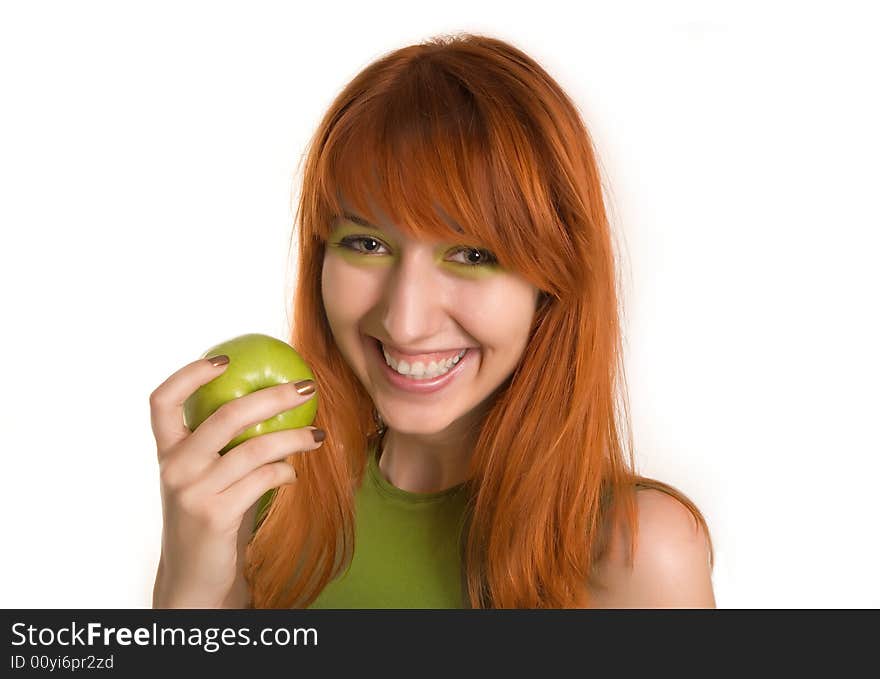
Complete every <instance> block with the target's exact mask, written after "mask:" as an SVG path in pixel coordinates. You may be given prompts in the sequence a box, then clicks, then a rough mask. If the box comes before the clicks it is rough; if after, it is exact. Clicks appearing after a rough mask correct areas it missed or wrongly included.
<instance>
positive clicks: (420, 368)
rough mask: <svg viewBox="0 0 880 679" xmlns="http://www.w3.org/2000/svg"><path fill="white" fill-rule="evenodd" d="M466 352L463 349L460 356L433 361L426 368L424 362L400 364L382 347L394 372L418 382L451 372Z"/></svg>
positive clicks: (403, 362)
mask: <svg viewBox="0 0 880 679" xmlns="http://www.w3.org/2000/svg"><path fill="white" fill-rule="evenodd" d="M466 351H467V349H462V350H461V353H459V354H458V356H452V357H451V358H447V359H446V360H443V361H439V362H438V361H431V362H430V363H429V364H428V366H427V367H425V364H424V363H423V362H422V361H416V362H415V363H413V364H412V365H410V364H409V362H407V361H400V362H399V363H398V361H397V360H396V359H395V358H393V357H392V356H391V355H390V354H389V353H388V352H387V351H385V347H382V353H383V354H384V355H385V362H386V363H387V364H388V365H389V366H390V367H391V369H392V370H395V371H396V372H398V373H399V374H401V375H406V376H407V377H409V378H411V379H416V380H418V379H423V380H424V379H431V378H433V377H438V376H439V375H443V374H444V373H447V372H449V371H450V370H451V369H452V366H454V365H455V364H456V363H458V362H459V361H460V360H461V357H462V356H464V354H465V352H466Z"/></svg>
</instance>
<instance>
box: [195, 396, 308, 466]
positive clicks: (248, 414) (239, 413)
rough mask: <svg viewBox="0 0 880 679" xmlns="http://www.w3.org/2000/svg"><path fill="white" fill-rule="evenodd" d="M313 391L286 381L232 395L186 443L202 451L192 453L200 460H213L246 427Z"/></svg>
mask: <svg viewBox="0 0 880 679" xmlns="http://www.w3.org/2000/svg"><path fill="white" fill-rule="evenodd" d="M316 393H317V392H312V393H311V394H306V395H302V394H300V393H298V392H297V391H296V387H295V386H294V383H293V382H285V383H284V384H276V385H274V386H272V387H266V388H264V389H259V390H257V391H255V392H252V393H250V394H246V395H245V396H240V397H238V398H235V399H232V400H231V401H228V402H226V403H224V404H223V405H222V406H220V407H219V408H217V410H215V411H214V412H213V413H211V415H210V416H209V417H208V418H207V419H206V420H205V421H204V422H202V423H201V424H200V425H199V426H198V427H196V430H195V431H194V432H193V434H192V436H191V437H190V439H189V441H187V447H188V448H192V449H195V450H199V451H201V452H200V453H199V454H197V455H196V456H194V458H198V460H197V461H198V462H200V463H201V464H208V463H210V464H213V463H214V461H215V460H216V459H217V454H218V452H219V451H221V450H223V448H225V447H226V444H228V443H229V442H230V441H231V440H232V439H234V438H235V437H236V436H238V435H239V434H241V433H242V432H244V431H245V430H246V429H248V428H249V427H252V426H253V425H255V424H259V423H260V422H264V421H266V420H268V419H269V418H271V417H275V416H276V415H280V414H281V413H285V412H287V411H288V410H292V409H293V408H296V407H298V406H301V405H302V404H303V403H305V402H306V401H308V400H309V399H310V398H314V397H315V394H316ZM191 454H192V453H188V455H191ZM194 461H196V460H195V459H194Z"/></svg>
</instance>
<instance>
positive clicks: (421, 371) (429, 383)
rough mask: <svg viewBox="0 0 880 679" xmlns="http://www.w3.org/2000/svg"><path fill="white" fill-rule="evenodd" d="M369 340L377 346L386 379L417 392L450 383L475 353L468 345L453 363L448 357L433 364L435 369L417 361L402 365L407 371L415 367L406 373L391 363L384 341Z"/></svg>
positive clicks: (407, 389)
mask: <svg viewBox="0 0 880 679" xmlns="http://www.w3.org/2000/svg"><path fill="white" fill-rule="evenodd" d="M369 340H370V343H371V344H372V345H373V346H374V347H375V349H374V350H373V351H374V352H375V353H374V355H375V356H376V358H377V360H378V361H379V367H380V370H382V372H383V374H384V375H385V378H386V380H387V381H388V382H390V383H391V384H392V385H393V386H396V387H398V388H400V389H403V390H405V391H412V392H415V393H430V392H433V391H437V390H439V389H441V388H442V387H444V386H446V385H447V384H449V383H450V382H451V381H453V380H454V379H455V377H456V376H457V375H458V374H459V373H461V371H462V369H463V368H464V365H465V363H469V358H470V354H471V353H473V348H472V347H466V348H464V349H463V350H462V352H461V357H460V358H458V359H457V360H455V361H454V362H452V363H451V365H449V363H450V362H451V361H450V360H449V359H447V361H446V363H442V362H441V365H440V366H438V365H437V364H436V362H435V363H434V364H433V365H434V367H433V369H432V368H431V364H430V363H429V364H428V366H425V365H424V363H423V362H421V365H419V363H420V362H418V361H417V362H416V363H414V364H413V365H412V366H410V365H405V366H402V367H403V369H404V371H405V372H409V371H411V370H412V368H415V371H414V374H405V373H401V372H399V371H398V370H397V369H396V368H400V367H401V365H400V364H399V363H398V364H397V365H396V366H392V365H390V364H389V362H388V360H386V358H385V352H384V351H383V346H382V343H381V342H380V341H379V340H377V339H376V338H375V337H369ZM457 357H458V354H456V355H454V356H453V357H452V358H453V359H455V358H457ZM392 360H393V359H392ZM447 366H448V367H447ZM440 370H443V372H440Z"/></svg>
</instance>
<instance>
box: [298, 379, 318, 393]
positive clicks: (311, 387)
mask: <svg viewBox="0 0 880 679" xmlns="http://www.w3.org/2000/svg"><path fill="white" fill-rule="evenodd" d="M293 386H294V388H295V389H296V391H297V392H298V393H299V394H301V395H302V396H305V395H306V394H311V393H312V392H313V391H315V381H314V380H300V381H299V382H296V383H294V385H293Z"/></svg>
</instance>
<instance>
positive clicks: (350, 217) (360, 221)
mask: <svg viewBox="0 0 880 679" xmlns="http://www.w3.org/2000/svg"><path fill="white" fill-rule="evenodd" d="M342 216H343V217H345V218H346V219H347V220H348V221H350V222H354V223H355V224H360V225H361V226H365V227H367V228H368V229H376V230H377V231H384V230H385V229H383V228H382V227H380V226H376V225H375V224H370V222H368V221H367V220H366V219H364V218H363V217H358V216H357V215H355V214H352V213H351V212H343V213H342Z"/></svg>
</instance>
